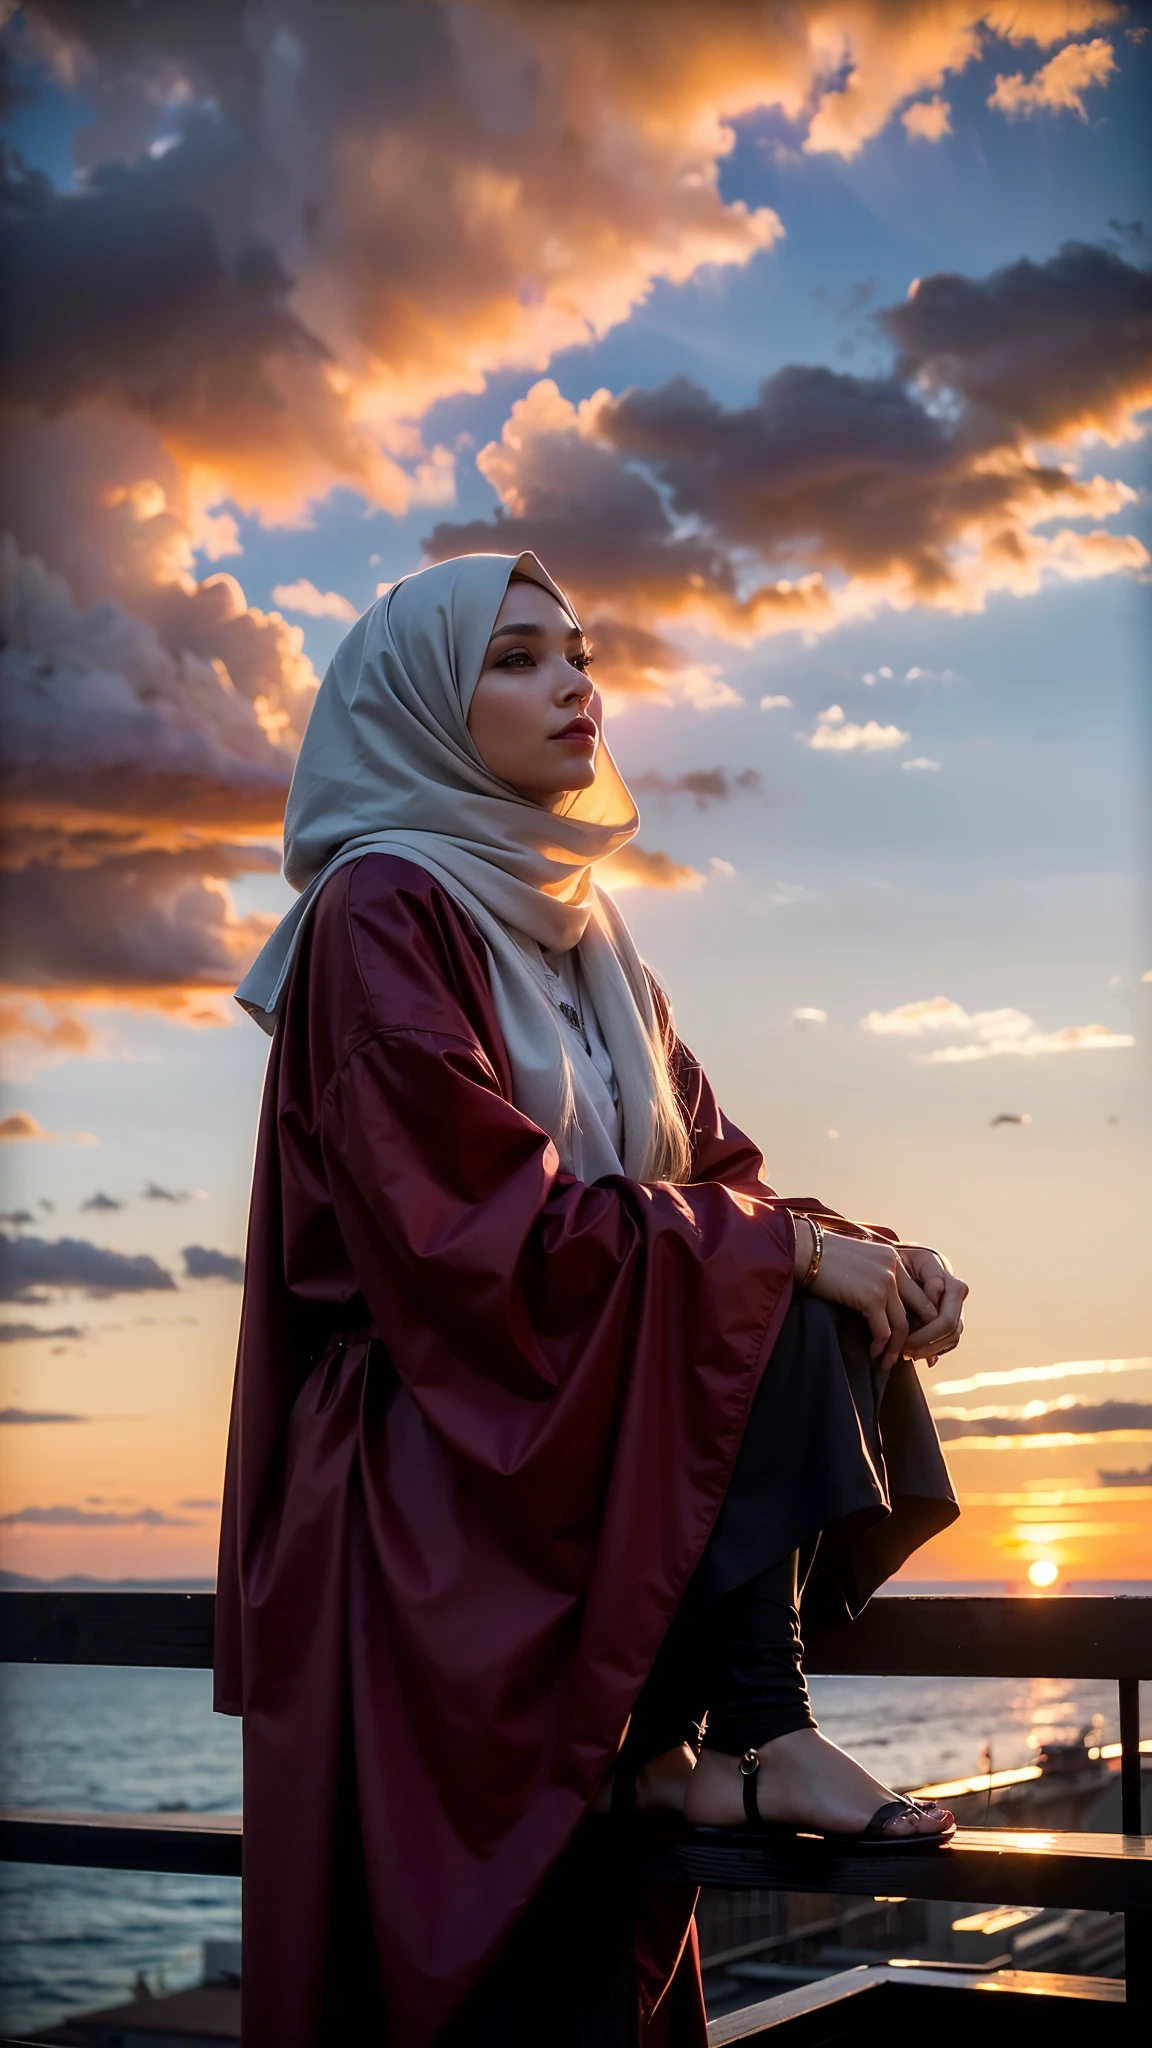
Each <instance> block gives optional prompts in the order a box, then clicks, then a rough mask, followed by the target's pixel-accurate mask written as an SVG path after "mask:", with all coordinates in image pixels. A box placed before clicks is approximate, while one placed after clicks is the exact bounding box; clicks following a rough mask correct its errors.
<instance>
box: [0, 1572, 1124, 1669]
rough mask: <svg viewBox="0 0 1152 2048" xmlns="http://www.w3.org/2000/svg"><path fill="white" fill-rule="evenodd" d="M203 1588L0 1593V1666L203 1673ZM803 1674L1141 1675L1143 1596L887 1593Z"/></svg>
mask: <svg viewBox="0 0 1152 2048" xmlns="http://www.w3.org/2000/svg"><path fill="white" fill-rule="evenodd" d="M214 1609H215V1596H214V1594H212V1593H127V1592H125V1593H119V1592H118V1593H56V1592H51V1591H44V1592H28V1593H16V1592H0V1661H2V1662H5V1663H18V1664H127V1665H132V1664H160V1665H171V1666H176V1667H180V1668H194V1669H207V1668H209V1667H210V1666H211V1662H212V1620H213V1613H214ZM805 1663H806V1666H807V1668H808V1670H809V1671H813V1672H846V1673H854V1674H856V1675H858V1676H861V1677H863V1676H868V1675H882V1676H887V1677H892V1678H899V1677H925V1678H928V1677H931V1678H942V1677H957V1678H1152V1599H1148V1598H1145V1597H1141V1596H1133V1597H1131V1598H1129V1597H1128V1596H1126V1595H1118V1596H1115V1597H1112V1596H1108V1595H1077V1594H1059V1595H1055V1596H1053V1597H1051V1598H1037V1599H954V1598H951V1597H949V1596H947V1595H944V1596H941V1597H935V1596H922V1595H912V1596H908V1595H893V1597H892V1598H891V1599H887V1598H886V1599H882V1600H873V1602H872V1603H871V1605H870V1606H869V1607H868V1608H867V1609H866V1610H865V1612H864V1613H863V1614H862V1615H861V1616H860V1619H859V1620H858V1621H853V1622H847V1623H845V1624H844V1626H843V1627H842V1628H836V1629H827V1630H824V1631H822V1632H819V1633H816V1632H813V1633H812V1634H811V1635H810V1636H809V1638H808V1642H807V1652H806V1656H805Z"/></svg>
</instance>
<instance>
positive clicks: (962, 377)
mask: <svg viewBox="0 0 1152 2048" xmlns="http://www.w3.org/2000/svg"><path fill="white" fill-rule="evenodd" d="M876 318H877V320H878V321H879V323H880V326H881V327H882V329H883V330H884V332H885V333H886V334H887V335H888V336H889V338H890V339H891V340H892V341H893V342H894V343H895V344H896V347H897V350H898V351H899V354H898V361H897V371H898V374H899V375H900V376H901V377H904V378H907V379H909V380H911V379H913V378H915V379H919V380H920V381H921V382H923V383H924V384H925V385H926V386H927V387H928V389H930V390H931V391H933V392H941V391H947V392H950V393H952V394H954V396H956V397H959V398H961V399H963V400H964V401H965V403H966V404H967V405H969V406H971V407H973V408H976V409H979V410H980V411H981V412H986V413H988V414H991V415H993V416H994V417H995V418H996V419H997V420H998V421H1004V422H1006V423H1007V425H1008V426H1009V427H1010V428H1013V429H1016V428H1019V429H1021V430H1023V431H1024V432H1026V433H1031V434H1039V435H1054V436H1059V437H1063V436H1065V435H1066V434H1068V433H1069V431H1070V430H1072V429H1076V428H1083V427H1095V428H1097V429H1098V430H1099V431H1102V432H1105V433H1110V434H1111V433H1116V432H1122V431H1123V428H1124V425H1125V423H1126V421H1127V420H1128V418H1129V417H1130V415H1131V413H1132V412H1133V410H1135V409H1137V408H1139V407H1141V406H1144V405H1148V404H1149V403H1152V269H1149V268H1146V267H1144V266H1143V265H1141V264H1139V263H1136V262H1133V261H1131V260H1129V258H1128V257H1126V256H1124V255H1122V254H1121V253H1120V252H1119V251H1118V250H1116V249H1111V248H1106V247H1101V246H1099V245H1097V244H1094V243H1089V242H1066V243H1065V244H1064V245H1063V247H1062V248H1061V249H1060V251H1059V253H1058V254H1057V255H1055V256H1053V257H1050V258H1049V260H1048V261H1047V262H1046V263H1034V262H1032V261H1030V260H1029V259H1028V258H1022V259H1021V261H1020V262H1018V263H1011V264H1008V265H1006V266H1005V268H1004V269H1002V270H996V271H993V272H992V274H991V276H990V277H986V278H970V277H960V276H957V275H956V274H955V273H952V272H947V271H942V272H939V273H938V274H937V275H936V276H934V277H926V278H922V279H921V280H920V281H919V283H918V284H917V285H916V287H915V289H914V291H913V292H912V293H911V294H910V295H909V297H908V298H907V299H905V301H904V303H903V304H902V305H899V306H891V307H888V308H886V309H885V310H884V311H883V312H880V313H878V314H877V315H876Z"/></svg>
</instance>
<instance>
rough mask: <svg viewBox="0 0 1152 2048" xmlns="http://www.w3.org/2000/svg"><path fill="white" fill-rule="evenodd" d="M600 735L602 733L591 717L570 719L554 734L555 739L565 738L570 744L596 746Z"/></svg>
mask: <svg viewBox="0 0 1152 2048" xmlns="http://www.w3.org/2000/svg"><path fill="white" fill-rule="evenodd" d="M599 737H600V734H599V732H598V730H597V728H596V726H595V725H594V723H593V721H592V720H591V719H590V718H573V719H570V720H569V722H568V724H567V725H566V726H563V727H562V728H561V730H560V731H559V732H554V733H553V734H552V738H553V739H554V740H564V741H565V742H566V743H567V744H568V745H569V746H572V745H580V746H595V745H596V742H597V740H598V739H599Z"/></svg>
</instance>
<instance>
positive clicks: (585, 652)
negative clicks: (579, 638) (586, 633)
mask: <svg viewBox="0 0 1152 2048" xmlns="http://www.w3.org/2000/svg"><path fill="white" fill-rule="evenodd" d="M595 659H596V657H595V655H594V654H593V652H592V649H591V648H590V647H582V648H581V649H580V652H579V653H578V654H572V655H569V657H568V660H569V666H570V667H571V668H578V669H579V671H580V673H581V675H582V676H586V675H587V673H588V671H589V669H590V668H591V666H592V663H593V662H594V661H595Z"/></svg>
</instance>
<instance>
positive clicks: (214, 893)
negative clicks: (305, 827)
mask: <svg viewBox="0 0 1152 2048" xmlns="http://www.w3.org/2000/svg"><path fill="white" fill-rule="evenodd" d="M278 867H279V860H278V858H277V856H276V855H275V854H274V853H272V852H271V851H270V850H269V849H268V848H266V847H261V846H239V847H232V846H226V845H219V844H217V845H209V846H207V847H203V848H200V847H197V848H189V849H188V850H186V851H184V852H180V853H139V854H120V855H117V856H115V857H112V858H108V859H103V860H91V861H90V862H89V863H88V864H87V865H85V866H79V865H75V864H74V863H73V862H72V861H70V860H69V858H68V854H67V853H66V852H65V853H63V854H62V855H61V857H59V858H58V859H57V860H52V861H50V860H37V861H30V862H29V863H28V864H27V865H26V866H24V867H23V868H21V869H20V870H19V872H17V873H9V874H8V875H6V876H5V877H4V888H3V892H2V896H0V931H2V933H3V943H4V959H5V969H6V972H7V976H8V978H9V982H10V983H11V984H14V985H16V986H21V987H24V988H27V989H29V990H37V991H38V990H42V989H45V988H47V989H51V990H53V991H58V992H62V993H68V992H70V991H74V992H75V994H76V995H77V996H79V995H82V994H87V995H88V997H89V999H91V1000H99V996H100V994H101V992H104V993H106V995H107V996H108V997H109V998H110V999H115V998H116V997H117V996H119V997H121V998H128V999H131V998H132V997H136V998H138V999H140V1000H146V999H149V998H150V999H151V1001H152V1003H153V1004H154V1005H155V1006H157V1007H161V1006H163V1004H164V1003H165V1002H166V1001H167V1000H168V999H170V1000H171V1002H172V1005H173V1007H176V1005H177V1003H179V1004H180V1005H181V1006H182V1007H184V1008H185V1009H187V1007H188V1004H189V1003H190V1002H191V1001H192V992H194V991H195V990H197V989H204V990H212V989H231V988H232V986H233V985H234V983H235V981H236V980H237V978H238V974H239V973H240V972H242V971H243V967H244V964H245V963H246V961H247V960H248V959H249V958H250V957H251V955H252V953H253V952H254V951H255V949H256V947H257V946H258V945H259V944H260V942H261V940H262V939H263V937H264V936H265V934H266V933H267V931H268V930H269V929H270V926H271V924H272V922H273V920H272V919H270V918H266V917H260V916H252V917H239V916H237V915H236V913H235V911H234V910H233V908H232V904H231V900H230V898H229V896H228V893H227V891H226V889H223V888H221V887H220V886H219V885H220V884H221V883H224V882H227V881H230V880H232V879H234V878H235V877H236V876H238V875H243V874H250V873H252V872H254V871H255V872H258V873H260V872H262V873H269V872H272V871H274V870H275V869H277V868H278ZM193 1008H194V1005H193Z"/></svg>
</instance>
